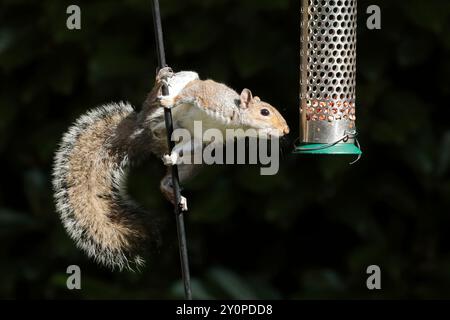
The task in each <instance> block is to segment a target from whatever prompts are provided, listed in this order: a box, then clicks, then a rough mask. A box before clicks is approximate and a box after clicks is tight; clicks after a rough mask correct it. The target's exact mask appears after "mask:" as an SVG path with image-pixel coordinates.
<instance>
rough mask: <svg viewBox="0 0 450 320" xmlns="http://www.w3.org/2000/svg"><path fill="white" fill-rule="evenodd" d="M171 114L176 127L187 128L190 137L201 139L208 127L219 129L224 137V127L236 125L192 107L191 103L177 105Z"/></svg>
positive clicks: (234, 126)
mask: <svg viewBox="0 0 450 320" xmlns="http://www.w3.org/2000/svg"><path fill="white" fill-rule="evenodd" d="M173 116H174V120H175V123H176V127H178V128H184V129H186V130H188V131H189V132H190V133H191V136H192V137H195V138H197V139H201V140H204V136H203V135H204V133H205V131H206V130H208V129H216V130H219V131H220V132H221V135H222V137H223V138H224V139H225V137H226V129H231V128H237V127H238V126H237V124H233V123H227V122H226V121H225V120H224V119H220V118H218V117H212V116H211V115H207V114H206V113H205V111H203V110H201V109H198V108H195V107H192V106H191V105H181V106H179V107H177V108H176V110H175V112H174V113H173ZM205 142H206V141H205Z"/></svg>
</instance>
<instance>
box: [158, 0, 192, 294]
mask: <svg viewBox="0 0 450 320" xmlns="http://www.w3.org/2000/svg"><path fill="white" fill-rule="evenodd" d="M153 22H154V25H155V38H156V50H157V53H158V65H159V69H161V68H164V67H166V66H167V65H166V55H165V51H164V38H163V31H162V23H161V13H160V9H159V0H153ZM168 94H169V90H168V88H167V86H166V85H163V87H162V95H164V96H166V95H168ZM164 120H165V122H166V130H167V143H168V145H169V150H172V149H173V148H174V146H175V143H174V142H173V141H172V139H171V137H172V133H173V119H172V111H171V110H170V109H168V108H164ZM172 186H173V191H174V196H175V203H176V204H177V205H176V206H175V218H176V221H177V233H178V245H179V250H180V260H181V274H182V277H183V283H184V294H185V298H186V299H187V300H192V291H191V276H190V273H189V257H188V252H187V243H186V231H185V228H184V215H183V212H182V210H181V207H180V205H179V203H180V201H181V190H180V178H179V175H178V166H176V165H173V166H172Z"/></svg>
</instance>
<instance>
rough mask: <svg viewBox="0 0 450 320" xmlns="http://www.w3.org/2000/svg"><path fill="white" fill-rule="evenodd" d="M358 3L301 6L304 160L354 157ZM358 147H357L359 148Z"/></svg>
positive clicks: (316, 0)
mask: <svg viewBox="0 0 450 320" xmlns="http://www.w3.org/2000/svg"><path fill="white" fill-rule="evenodd" d="M356 20H357V1H356V0H302V1H301V41H300V42H301V48H300V56H301V62H300V144H299V145H298V146H296V149H295V153H300V154H355V155H360V154H361V150H360V149H359V147H358V146H357V145H356V144H357V140H356V134H357V131H356V105H355V98H356V95H355V94H356V92H355V85H356ZM355 143H356V144H355Z"/></svg>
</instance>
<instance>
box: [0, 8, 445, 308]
mask: <svg viewBox="0 0 450 320" xmlns="http://www.w3.org/2000/svg"><path fill="white" fill-rule="evenodd" d="M72 3H73V2H72V1H70V2H69V1H56V0H42V1H29V0H28V1H23V0H14V1H13V0H3V1H2V3H1V5H0V75H1V78H0V88H1V89H0V90H1V91H0V92H1V94H0V152H1V157H0V162H1V167H0V169H1V170H0V172H1V174H0V181H1V187H0V297H2V298H46V299H48V298H87V299H93V298H122V299H136V298H139V299H140V298H180V297H182V296H183V293H182V285H181V283H180V269H179V258H178V251H177V250H178V249H177V240H176V230H175V223H174V217H173V215H172V210H171V207H170V205H168V204H167V203H166V202H165V201H164V200H163V199H162V197H161V195H160V194H159V189H158V184H159V178H160V177H161V176H162V174H163V170H164V168H163V167H162V165H161V164H160V162H159V160H157V159H152V161H150V162H148V163H146V164H143V165H141V166H139V167H137V168H135V170H133V171H132V174H131V177H130V180H129V183H128V187H129V190H130V193H131V194H132V196H133V198H135V199H136V200H137V201H138V202H140V203H141V204H143V205H144V206H145V207H147V208H148V209H149V210H153V211H156V212H158V213H159V216H161V217H166V219H165V223H163V226H162V230H163V245H162V247H161V248H160V250H159V251H158V252H156V253H154V255H153V256H152V257H151V259H150V260H149V261H148V264H147V267H146V268H145V269H144V270H143V272H142V273H131V272H123V273H119V272H114V273H113V272H110V271H108V270H106V269H104V268H102V267H99V266H97V265H95V264H94V263H93V262H91V261H90V260H88V259H87V258H86V257H85V255H84V254H83V253H82V252H80V251H79V250H78V249H76V248H75V246H74V243H73V242H72V241H71V240H70V239H69V238H68V236H67V235H66V233H65V231H64V229H63V227H62V225H61V223H60V221H59V218H58V216H57V214H56V213H55V210H54V205H53V200H52V190H51V177H50V172H51V166H52V158H53V154H54V151H55V149H56V147H57V144H58V142H59V140H60V138H61V136H62V134H63V132H64V131H65V130H66V129H67V128H68V126H69V125H70V124H71V123H72V122H73V121H74V120H75V119H76V118H77V117H78V116H79V115H81V114H82V113H84V112H85V111H86V110H87V109H89V108H92V107H94V106H96V105H99V104H104V103H107V102H110V101H119V100H128V101H130V102H131V103H132V104H134V105H135V106H137V107H140V105H141V103H142V101H143V100H144V97H145V95H146V93H147V91H148V90H149V89H150V88H151V87H152V85H153V79H154V75H155V69H156V57H155V47H154V36H153V22H152V18H151V6H150V0H145V1H144V0H122V1H100V0H96V1H84V2H80V1H79V2H76V4H78V5H80V7H81V10H82V30H80V31H69V30H68V29H67V28H66V18H67V14H66V8H67V6H68V5H70V4H72ZM370 4H378V5H380V6H381V8H382V30H379V31H370V30H367V29H366V27H365V21H366V18H367V15H366V14H365V10H366V8H367V6H368V5H370ZM161 7H162V13H163V24H164V31H165V36H166V48H167V59H168V62H169V64H170V65H171V66H172V67H173V68H174V69H175V70H185V69H190V70H196V71H198V72H199V73H200V75H201V77H202V78H213V79H215V80H217V81H222V82H226V83H228V84H229V85H230V86H231V87H233V88H235V89H237V90H241V89H242V88H243V87H249V88H251V89H252V90H253V92H254V93H255V94H257V95H259V96H261V97H263V98H264V99H265V100H268V101H270V102H271V103H273V104H274V105H275V106H277V107H278V108H279V110H280V111H281V112H282V113H283V115H284V116H285V118H286V119H288V122H289V124H290V126H291V128H292V131H293V132H292V133H291V134H290V137H289V140H288V141H287V142H286V143H285V145H284V148H283V157H282V162H281V169H280V172H279V174H278V175H276V176H260V175H259V168H258V167H257V166H218V167H211V168H207V169H206V171H205V172H203V174H201V175H200V176H198V177H197V178H196V179H195V180H194V181H192V182H191V183H189V184H188V185H186V186H185V189H186V190H185V192H184V193H185V194H186V195H187V196H188V198H189V204H190V207H191V209H192V210H191V211H190V213H189V216H188V217H187V231H188V241H189V253H190V258H191V269H192V276H193V291H194V296H195V297H196V298H234V299H240V298H276V299H277V298H289V299H305V298H450V252H449V251H450V243H449V240H450V239H449V235H448V230H449V226H450V210H449V207H450V179H449V172H450V126H449V123H450V122H449V118H448V117H449V112H448V108H449V99H450V58H449V57H450V55H449V53H450V3H449V2H448V1H438V0H427V1H424V0H408V1H407V0H403V1H388V0H385V1H381V0H370V1H363V0H360V1H359V16H360V17H359V19H360V20H359V30H358V32H359V34H358V36H359V38H358V40H359V43H358V87H357V94H358V104H357V105H358V108H357V114H358V121H357V124H358V128H359V132H360V142H361V144H362V147H363V150H364V156H363V158H362V160H361V161H360V162H358V163H357V164H356V165H353V166H349V165H348V163H349V161H351V160H352V159H351V158H341V157H321V158H319V157H306V156H296V155H292V154H291V151H292V145H293V143H294V140H295V138H296V137H297V136H298V90H299V88H298V82H299V81H298V79H299V72H298V71H299V67H298V63H299V57H298V55H299V41H298V39H299V3H298V1H290V0H239V1H238V0H189V1H187V0H183V1H180V0H161ZM71 264H77V265H79V266H80V267H81V270H82V290H80V291H76V290H74V291H69V290H67V288H66V278H67V274H66V268H67V266H68V265H71ZM372 264H376V265H379V266H380V267H381V270H382V290H380V291H375V292H374V291H369V290H367V288H366V278H367V274H366V268H367V267H368V266H369V265H372Z"/></svg>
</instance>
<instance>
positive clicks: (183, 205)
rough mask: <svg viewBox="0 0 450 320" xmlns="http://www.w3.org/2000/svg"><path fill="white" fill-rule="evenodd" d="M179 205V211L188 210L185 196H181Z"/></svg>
mask: <svg viewBox="0 0 450 320" xmlns="http://www.w3.org/2000/svg"><path fill="white" fill-rule="evenodd" d="M179 205H180V209H181V211H188V206H187V199H186V198H185V197H183V196H181V198H180V204H179Z"/></svg>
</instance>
